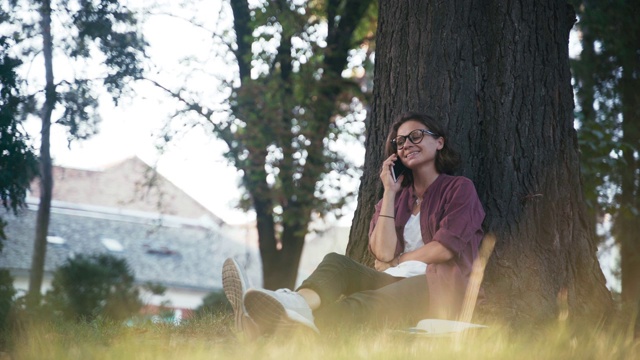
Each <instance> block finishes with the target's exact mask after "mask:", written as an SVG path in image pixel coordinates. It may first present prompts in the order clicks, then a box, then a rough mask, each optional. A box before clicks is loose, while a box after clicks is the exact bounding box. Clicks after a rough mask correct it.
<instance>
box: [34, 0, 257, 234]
mask: <svg viewBox="0 0 640 360" xmlns="http://www.w3.org/2000/svg"><path fill="white" fill-rule="evenodd" d="M219 6H220V4H219V2H211V1H206V2H204V1H203V2H201V4H199V5H198V12H199V13H200V14H201V15H202V16H205V15H206V17H207V18H208V19H211V20H209V24H208V26H209V27H211V28H212V27H213V26H214V24H213V23H212V22H211V21H213V20H214V19H215V18H216V17H217V15H218V11H219ZM179 13H180V11H179V10H178V11H176V12H174V14H176V15H179ZM144 33H145V36H146V37H147V41H148V42H149V44H150V49H149V55H150V57H151V58H152V61H153V62H154V63H155V64H157V68H155V69H154V75H155V76H154V77H155V78H156V79H160V80H162V81H167V83H168V82H170V81H171V80H174V81H173V82H174V83H175V79H178V76H177V75H176V73H175V71H173V70H175V69H177V68H179V67H180V66H178V62H179V61H180V59H182V58H184V57H187V56H196V57H200V58H204V57H207V56H208V55H209V54H210V52H208V50H210V49H209V47H210V43H211V34H210V33H209V34H207V33H206V32H204V31H202V30H198V29H197V28H196V27H193V26H191V25H188V24H187V22H185V21H184V20H180V19H177V18H174V17H171V16H166V15H162V16H153V17H151V18H150V19H148V21H147V22H146V23H145V27H144ZM54 35H55V34H54ZM35 66H37V65H34V67H35ZM54 66H56V64H55V59H54ZM210 66H213V67H215V68H216V70H218V71H221V70H223V69H222V68H223V63H222V62H221V60H218V61H217V64H216V63H213V64H212V65H210ZM58 71H59V72H58V74H60V73H61V72H63V71H64V69H62V70H58ZM212 72H215V71H212ZM59 78H60V76H58V77H57V79H59ZM203 81H204V83H203V87H210V88H212V89H213V90H214V91H215V90H216V89H217V84H215V83H212V81H213V80H211V78H208V79H206V78H205V79H203ZM207 81H208V83H207ZM170 85H173V84H170ZM190 85H191V84H190ZM136 92H137V94H136V97H135V98H134V99H132V100H124V101H122V104H121V105H120V106H119V107H117V108H116V107H114V105H113V104H112V102H111V101H110V99H109V97H108V96H105V97H104V98H103V99H101V102H100V114H101V116H102V122H101V125H100V132H99V133H98V134H97V135H96V136H94V137H92V138H91V139H89V140H86V141H82V142H73V143H72V144H71V148H70V149H69V148H68V147H67V145H68V144H67V141H66V135H65V131H64V129H62V128H61V127H59V126H54V127H52V133H51V153H52V156H53V159H54V164H56V165H62V166H67V167H75V168H82V169H100V168H103V167H105V166H107V165H109V164H113V163H115V162H119V161H121V160H124V159H127V158H130V157H133V156H137V157H139V158H141V159H142V160H144V161H145V162H147V163H148V164H150V165H154V164H156V163H157V166H158V170H159V172H160V173H161V174H162V175H163V176H165V177H166V178H167V179H168V180H170V181H172V182H173V183H174V184H176V185H177V186H178V187H180V188H181V189H183V190H184V191H185V192H187V193H188V194H189V195H191V196H192V197H194V198H195V199H196V200H198V201H199V202H200V203H202V204H203V205H204V206H206V207H207V208H209V209H210V210H211V211H212V212H213V213H215V214H216V215H217V216H219V217H221V218H222V219H223V220H225V221H226V222H228V223H232V224H237V223H242V222H247V221H249V220H251V219H252V218H253V216H252V215H251V214H245V213H243V212H241V211H239V210H236V209H234V208H233V205H234V204H235V203H236V202H237V200H238V199H239V195H240V192H239V190H238V187H239V186H238V184H239V180H240V179H239V175H238V172H237V171H236V170H235V168H233V167H231V166H229V165H228V164H227V162H226V160H225V159H224V158H223V157H222V154H223V152H224V150H225V145H224V143H222V142H221V141H219V140H216V139H214V138H213V137H212V136H210V135H209V134H206V133H205V130H204V129H202V128H201V127H196V128H193V129H191V130H190V131H189V132H188V133H187V134H186V135H184V136H183V137H182V138H178V139H176V140H174V141H173V142H171V143H170V145H169V147H168V148H167V149H166V150H165V152H164V153H163V154H162V156H159V155H158V152H157V149H156V146H155V145H156V144H157V140H156V137H155V134H157V133H159V131H160V129H161V128H162V126H163V122H164V121H165V120H166V119H167V118H168V116H169V114H170V113H171V110H172V109H173V108H172V107H171V104H170V103H169V102H168V101H167V100H166V98H164V97H162V96H161V94H162V93H161V92H160V91H159V90H158V89H156V88H154V87H153V86H151V85H149V84H138V85H136ZM218 97H219V98H221V99H222V97H220V96H218ZM27 126H28V129H29V132H30V133H31V134H33V135H36V134H38V132H39V127H40V123H39V121H33V122H31V123H29V124H27ZM36 136H37V137H38V138H39V136H38V135H36Z"/></svg>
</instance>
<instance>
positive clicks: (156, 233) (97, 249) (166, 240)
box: [0, 206, 261, 290]
mask: <svg viewBox="0 0 640 360" xmlns="http://www.w3.org/2000/svg"><path fill="white" fill-rule="evenodd" d="M0 213H1V214H0V218H2V219H4V220H5V221H6V222H7V227H6V228H5V233H6V235H7V237H8V239H7V240H6V241H4V250H3V251H2V253H0V268H9V269H11V270H13V271H28V270H29V269H30V267H31V256H32V252H33V241H34V234H35V219H36V208H35V207H33V206H32V208H31V209H24V210H22V211H21V212H20V214H19V215H18V216H14V215H13V214H11V213H8V212H5V211H4V210H1V211H0ZM103 215H105V214H103ZM174 220H175V219H174ZM218 229H219V228H218V227H207V226H197V225H194V224H193V223H192V222H185V223H184V224H182V225H181V224H179V223H177V222H176V221H173V222H172V223H171V224H160V223H159V221H158V219H157V218H156V219H155V220H154V219H152V218H142V217H133V216H124V215H120V216H116V215H113V214H111V216H102V215H101V214H100V213H97V212H90V211H81V210H78V211H75V212H70V211H64V210H60V209H56V208H52V212H51V220H50V225H49V235H52V236H58V237H61V238H63V239H64V240H65V243H64V244H51V243H49V244H48V245H47V254H46V261H45V272H52V271H53V270H54V269H56V268H57V267H58V266H60V265H62V264H63V263H64V262H65V261H66V259H67V258H69V257H72V256H75V255H78V254H93V253H101V252H109V250H107V248H106V247H105V246H104V245H103V242H102V240H103V239H114V240H117V241H118V242H119V243H120V244H121V245H122V246H123V247H124V250H123V251H121V252H113V251H112V252H111V253H112V254H114V255H116V256H121V257H123V258H125V259H126V260H127V262H128V263H129V265H130V266H131V268H132V270H133V272H134V274H135V277H136V282H138V283H146V282H154V283H161V284H163V285H165V286H171V287H179V288H193V289H200V290H213V289H219V288H220V287H221V286H222V279H221V269H222V263H223V262H224V260H225V259H226V258H227V257H229V256H236V257H237V258H238V260H239V262H241V263H242V264H243V265H246V267H247V270H248V273H249V276H250V277H251V280H252V282H253V283H256V284H258V283H261V280H260V277H261V275H260V274H261V269H260V266H261V265H260V259H259V255H258V254H257V251H256V249H255V248H253V247H247V246H245V245H244V244H241V243H239V242H236V241H235V240H231V239H228V238H226V237H225V236H224V235H222V233H221V232H220V230H218Z"/></svg>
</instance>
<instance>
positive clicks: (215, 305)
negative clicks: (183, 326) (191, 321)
mask: <svg viewBox="0 0 640 360" xmlns="http://www.w3.org/2000/svg"><path fill="white" fill-rule="evenodd" d="M232 310H233V309H232V308H231V303H230V302H229V300H228V299H227V297H226V296H225V294H224V292H220V291H212V292H210V293H209V294H207V296H205V297H204V299H202V305H200V306H198V308H197V309H196V316H198V317H202V316H204V315H206V314H216V313H220V312H223V313H230V312H231V311H232Z"/></svg>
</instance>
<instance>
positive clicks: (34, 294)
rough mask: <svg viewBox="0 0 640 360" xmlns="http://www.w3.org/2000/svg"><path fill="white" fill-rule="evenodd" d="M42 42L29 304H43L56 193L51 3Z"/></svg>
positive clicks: (43, 10)
mask: <svg viewBox="0 0 640 360" xmlns="http://www.w3.org/2000/svg"><path fill="white" fill-rule="evenodd" d="M40 14H41V16H42V20H41V24H42V25H41V26H42V42H43V47H42V49H43V51H42V53H43V56H44V66H45V72H46V73H45V78H46V85H45V102H44V105H43V107H42V130H41V136H42V139H41V144H40V205H39V206H38V215H37V220H36V234H35V241H34V245H33V258H32V261H31V273H30V277H29V303H30V305H37V304H38V303H39V302H40V292H41V287H42V278H43V275H44V263H45V256H46V253H47V232H48V230H49V214H50V213H51V195H52V192H53V176H52V174H51V171H52V170H51V153H50V149H49V148H50V128H51V113H52V112H53V108H54V106H55V103H56V89H55V85H54V83H53V45H52V37H51V2H50V1H48V0H45V1H43V2H42V8H41V10H40Z"/></svg>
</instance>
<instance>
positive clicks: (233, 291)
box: [222, 258, 259, 339]
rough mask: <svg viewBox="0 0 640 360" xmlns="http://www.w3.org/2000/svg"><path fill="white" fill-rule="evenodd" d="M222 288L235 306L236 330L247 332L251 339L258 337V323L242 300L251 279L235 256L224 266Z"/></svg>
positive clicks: (233, 306)
mask: <svg viewBox="0 0 640 360" xmlns="http://www.w3.org/2000/svg"><path fill="white" fill-rule="evenodd" d="M222 288H223V289H224V294H225V295H226V296H227V299H229V302H230V303H231V307H232V308H233V314H234V317H235V325H236V331H237V332H238V333H243V334H245V335H246V336H247V337H248V338H249V339H252V338H255V337H257V334H258V333H259V331H258V329H257V325H256V323H255V322H254V321H253V320H252V319H251V318H250V317H249V314H248V313H247V310H246V309H245V307H244V304H243V302H242V299H243V297H244V293H245V292H246V291H247V289H248V288H249V279H248V278H247V275H246V274H245V273H244V271H242V268H241V267H240V265H239V264H238V262H237V261H236V260H235V259H233V258H228V259H227V260H225V261H224V265H223V266H222Z"/></svg>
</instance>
